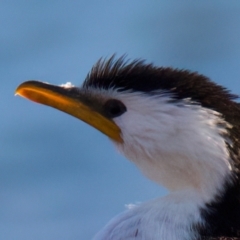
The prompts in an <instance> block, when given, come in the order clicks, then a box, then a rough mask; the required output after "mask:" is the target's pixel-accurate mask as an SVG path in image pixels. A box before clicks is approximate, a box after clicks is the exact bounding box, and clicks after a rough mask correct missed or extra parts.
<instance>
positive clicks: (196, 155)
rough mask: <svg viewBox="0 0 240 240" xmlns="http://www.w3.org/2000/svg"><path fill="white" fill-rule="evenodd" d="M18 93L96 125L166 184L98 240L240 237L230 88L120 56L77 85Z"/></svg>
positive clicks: (239, 125)
mask: <svg viewBox="0 0 240 240" xmlns="http://www.w3.org/2000/svg"><path fill="white" fill-rule="evenodd" d="M15 94H17V95H20V96H22V97H24V98H27V99H29V100H32V101H34V102H37V103H40V104H44V105H47V106H50V107H53V108H55V109H58V110H60V111H63V112H65V113H68V114H70V115H72V116H74V117H76V118H78V119H80V120H81V121H84V122H86V123H87V124H89V125H91V126H92V127H94V128H96V129H97V130H99V131H100V132H102V133H103V134H104V135H106V136H107V137H108V138H109V139H110V140H111V141H112V142H113V143H114V145H115V146H116V148H117V149H118V150H119V151H120V152H121V153H122V154H124V155H125V156H126V157H127V158H128V159H129V160H130V161H131V162H133V163H134V164H135V165H136V166H137V167H138V168H139V169H140V171H141V172H142V173H143V175H145V176H146V177H147V178H149V179H151V180H152V181H154V182H156V183H157V184H159V185H161V186H164V187H165V188H167V189H168V191H169V193H168V194H167V195H166V196H163V197H156V198H155V199H152V200H149V201H147V202H143V203H140V204H136V205H134V206H132V207H131V208H129V209H127V210H125V211H124V212H123V213H120V214H119V215H117V216H116V217H114V218H113V219H112V220H110V221H109V223H107V224H106V226H105V227H104V228H103V229H102V230H100V231H99V232H98V233H97V234H96V235H95V237H94V240H204V239H206V240H207V239H209V240H210V239H211V240H220V239H221V240H223V239H240V103H238V102H237V99H238V96H237V95H234V94H232V93H231V92H230V91H229V90H227V89H226V88H225V87H223V86H220V85H218V84H216V83H214V82H213V81H212V80H210V79H209V78H208V77H206V76H204V75H201V74H199V73H197V72H192V71H189V70H183V69H178V68H172V67H158V66H155V65H154V64H153V63H148V62H146V60H142V59H135V60H131V59H127V58H126V56H121V57H116V55H113V56H111V57H109V58H100V60H98V61H97V63H96V64H95V65H93V67H92V69H91V70H90V72H89V73H88V74H87V76H86V78H85V81H84V82H83V84H82V86H80V87H76V86H74V85H72V84H65V85H60V86H57V85H51V84H49V83H45V82H42V81H36V80H29V81H26V82H23V83H22V84H20V85H19V86H18V87H17V89H16V91H15Z"/></svg>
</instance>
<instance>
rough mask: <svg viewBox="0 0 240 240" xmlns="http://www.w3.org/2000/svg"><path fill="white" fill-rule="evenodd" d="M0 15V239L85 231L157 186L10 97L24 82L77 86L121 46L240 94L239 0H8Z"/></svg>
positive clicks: (91, 138)
mask: <svg viewBox="0 0 240 240" xmlns="http://www.w3.org/2000/svg"><path fill="white" fill-rule="evenodd" d="M0 22H1V26H0V31H1V34H0V73H1V84H2V86H1V88H0V110H1V124H0V133H1V134H0V146H1V148H0V149H1V151H0V203H1V204H0V206H1V207H0V239H4V240H12V239H18V240H19V239H24V240H26V239H45V240H48V239H49V240H50V239H90V238H91V237H92V236H93V235H94V234H95V233H96V232H97V231H98V230H99V229H100V228H101V227H102V226H103V225H104V224H105V223H106V222H107V221H108V220H109V219H110V218H111V217H113V216H114V215H116V214H117V213H119V212H121V211H122V210H123V209H124V204H128V203H134V202H138V201H145V200H147V199H149V198H153V197H157V196H161V195H163V194H164V193H165V190H164V189H162V188H161V187H158V186H156V185H155V184H154V183H151V182H150V181H148V180H147V179H145V178H144V177H143V176H142V175H141V173H140V172H139V171H138V170H137V169H136V168H135V166H133V165H132V164H131V163H129V162H128V161H126V160H125V159H124V158H123V157H122V156H120V155H119V154H118V153H117V152H116V151H115V149H114V147H113V146H112V144H111V143H110V141H109V140H108V139H107V138H106V137H105V136H103V135H102V134H100V133H98V132H97V131H95V130H94V129H92V128H91V127H89V126H87V125H86V124H84V123H81V122H80V121H78V120H77V119H74V118H71V117H70V116H67V115H65V114H63V113H61V112H57V111H53V110H52V109H50V108H47V107H44V106H40V105H37V104H33V103H32V102H29V101H26V100H24V99H21V98H19V97H14V96H13V95H14V89H15V88H16V86H17V85H18V84H19V83H21V82H22V81H25V80H28V79H40V80H43V81H48V82H51V83H55V84H60V83H65V82H67V81H71V82H72V83H73V84H75V85H80V84H81V82H82V81H83V80H84V78H85V76H86V74H87V72H88V71H89V69H90V68H91V66H92V65H93V64H94V63H95V62H96V60H98V58H100V57H101V56H104V57H106V56H110V55H111V54H113V53H117V54H118V55H119V56H120V55H122V54H124V53H127V54H128V56H129V57H130V58H139V57H141V58H144V59H147V60H148V61H149V62H154V63H155V64H156V65H163V66H174V67H178V68H187V69H191V70H194V71H199V72H201V73H203V74H205V75H207V76H209V77H210V78H212V79H213V80H214V81H216V82H218V83H219V84H223V85H225V86H227V87H228V88H229V89H231V90H233V91H234V92H235V93H237V94H240V86H239V76H240V68H239V62H240V42H239V39H240V27H239V22H240V3H239V2H238V1H231V0H230V1H221V0H215V1H211V2H210V1H207V0H204V1H201V2H192V1H184V2H183V1H179V2H176V1H147V0H143V1H137V0H133V1H127V0H122V1H121V2H120V1H119V2H116V1H111V2H110V1H96V0H95V1H94V0H93V1H63V0H60V1H28V0H25V1H16V0H12V1H1V3H0ZM123 176H124V178H123Z"/></svg>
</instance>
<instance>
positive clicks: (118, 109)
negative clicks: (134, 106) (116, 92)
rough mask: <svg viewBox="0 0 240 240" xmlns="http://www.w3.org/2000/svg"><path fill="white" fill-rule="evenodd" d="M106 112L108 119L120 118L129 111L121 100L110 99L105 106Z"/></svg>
mask: <svg viewBox="0 0 240 240" xmlns="http://www.w3.org/2000/svg"><path fill="white" fill-rule="evenodd" d="M104 110H105V113H106V114H107V116H108V117H110V118H115V117H119V116H120V115H122V114H123V113H125V112H126V111H127V108H126V106H125V105H124V104H123V103H122V102H121V101H119V100H116V99H109V100H107V101H106V103H105V104H104Z"/></svg>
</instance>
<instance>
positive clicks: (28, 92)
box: [15, 81, 123, 142]
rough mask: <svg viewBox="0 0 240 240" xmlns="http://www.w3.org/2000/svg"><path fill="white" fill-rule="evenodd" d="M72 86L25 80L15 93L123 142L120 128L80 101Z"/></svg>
mask: <svg viewBox="0 0 240 240" xmlns="http://www.w3.org/2000/svg"><path fill="white" fill-rule="evenodd" d="M72 89H73V88H65V87H60V86H54V85H50V84H47V83H43V82H38V81H27V82H24V83H22V84H20V85H19V86H18V88H17V89H16V91H15V94H16V95H20V96H21V97H24V98H27V99H29V100H32V101H34V102H37V103H41V104H44V105H47V106H50V107H53V108H56V109H58V110H60V111H63V112H66V113H68V114H70V115H72V116H74V117H76V118H79V119H80V120H82V121H84V122H86V123H88V124H90V125H91V126H93V127H95V128H96V129H98V130H99V131H101V132H102V133H104V134H105V135H107V136H108V137H110V138H111V139H112V140H114V141H116V142H123V140H122V137H121V130H120V128H119V127H118V126H117V125H116V124H115V123H114V122H113V121H112V120H111V119H108V118H107V117H105V116H103V115H102V114H100V113H99V112H97V111H96V110H94V109H93V108H91V106H90V104H87V103H86V101H82V100H81V97H79V96H78V95H77V91H76V88H75V91H72Z"/></svg>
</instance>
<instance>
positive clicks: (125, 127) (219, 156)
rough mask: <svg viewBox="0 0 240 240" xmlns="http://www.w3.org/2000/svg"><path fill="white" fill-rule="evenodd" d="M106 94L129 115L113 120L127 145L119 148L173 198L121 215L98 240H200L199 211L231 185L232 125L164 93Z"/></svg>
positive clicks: (100, 234)
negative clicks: (122, 106)
mask: <svg viewBox="0 0 240 240" xmlns="http://www.w3.org/2000/svg"><path fill="white" fill-rule="evenodd" d="M108 94H109V97H112V96H114V98H116V99H119V100H120V101H122V102H123V103H124V104H125V105H126V106H127V112H126V113H124V114H123V115H121V116H120V117H117V118H114V121H115V123H116V124H117V125H118V126H119V127H120V129H121V130H122V137H123V141H124V142H123V143H122V144H117V148H118V149H119V150H120V152H122V153H123V154H124V155H125V156H126V157H127V158H128V159H130V160H131V161H133V162H134V163H135V164H136V165H137V166H138V167H139V168H140V169H141V170H142V172H143V173H144V174H145V175H146V176H147V177H149V178H150V179H152V180H153V181H155V182H157V183H159V184H160V185H163V186H165V187H166V188H167V189H169V190H170V194H169V195H167V196H166V197H163V198H160V199H156V200H153V201H149V202H147V203H144V204H141V205H139V206H136V207H135V208H133V209H130V210H128V211H127V212H125V213H123V214H121V215H119V216H118V217H116V218H115V219H113V221H111V222H110V223H109V225H108V226H107V227H106V228H105V229H104V230H103V231H102V232H100V233H99V235H97V236H96V239H104V240H120V239H121V240H122V239H129V240H130V239H135V240H137V239H139V240H140V239H142V240H149V239H152V240H157V239H161V240H165V239H166V240H168V239H171V240H175V239H176V240H177V239H178V240H181V239H195V237H196V238H197V233H196V232H195V231H194V230H193V229H192V226H194V225H195V224H204V222H203V221H202V219H201V216H200V208H203V207H204V206H205V204H206V203H207V202H209V201H211V200H213V198H214V197H215V196H216V194H220V193H221V191H222V190H223V186H224V183H225V182H226V181H229V182H230V181H231V171H232V168H231V161H230V156H229V153H228V150H227V147H226V141H228V144H231V142H229V140H228V139H227V138H226V137H224V136H226V134H227V128H230V127H231V126H230V125H229V124H228V123H226V122H225V121H224V120H223V119H222V117H221V114H219V113H218V112H216V111H213V110H210V109H207V108H203V107H201V106H200V105H197V104H194V103H192V102H191V101H190V100H189V99H185V100H182V101H176V102H173V101H172V98H171V96H169V95H166V94H162V95H161V94H160V95H159V94H156V95H154V96H148V95H145V94H141V93H129V92H115V91H113V92H112V94H111V92H110V93H109V92H108ZM104 95H105V96H106V93H104ZM111 95H112V96H111ZM123 229H124V230H123ZM121 230H122V231H121ZM134 233H135V235H134ZM124 234H125V235H124ZM109 236H110V237H109Z"/></svg>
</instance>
